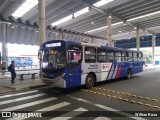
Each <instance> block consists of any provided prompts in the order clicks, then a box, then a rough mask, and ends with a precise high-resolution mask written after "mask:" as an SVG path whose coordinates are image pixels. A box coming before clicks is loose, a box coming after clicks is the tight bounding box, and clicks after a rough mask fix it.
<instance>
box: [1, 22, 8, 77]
mask: <svg viewBox="0 0 160 120" xmlns="http://www.w3.org/2000/svg"><path fill="white" fill-rule="evenodd" d="M7 26H8V25H7V23H2V68H7V66H8V49H7ZM4 73H5V70H3V69H2V74H4Z"/></svg>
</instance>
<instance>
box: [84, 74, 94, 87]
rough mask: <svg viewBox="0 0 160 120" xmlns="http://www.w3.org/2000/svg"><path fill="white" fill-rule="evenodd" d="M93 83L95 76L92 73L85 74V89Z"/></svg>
mask: <svg viewBox="0 0 160 120" xmlns="http://www.w3.org/2000/svg"><path fill="white" fill-rule="evenodd" d="M94 84H95V78H94V76H93V75H92V74H89V75H87V78H86V81H85V87H86V88H87V89H90V88H92V87H93V86H94Z"/></svg>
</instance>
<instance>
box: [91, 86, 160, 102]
mask: <svg viewBox="0 0 160 120" xmlns="http://www.w3.org/2000/svg"><path fill="white" fill-rule="evenodd" d="M93 88H94V89H96V90H102V91H107V92H113V93H117V94H122V95H127V96H130V97H135V98H140V99H144V100H150V101H154V102H160V100H158V99H152V98H148V97H143V96H137V95H134V94H130V93H125V92H120V91H114V90H109V89H104V88H97V87H93Z"/></svg>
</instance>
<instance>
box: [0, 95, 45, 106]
mask: <svg viewBox="0 0 160 120" xmlns="http://www.w3.org/2000/svg"><path fill="white" fill-rule="evenodd" d="M44 95H46V94H44V93H40V94H36V95H30V96H27V97H21V98H16V99H11V100H7V101H1V102H0V105H4V104H8V103H14V102H18V101H22V100H28V99H32V98H36V97H40V96H44Z"/></svg>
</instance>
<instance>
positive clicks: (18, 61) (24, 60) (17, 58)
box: [8, 56, 33, 67]
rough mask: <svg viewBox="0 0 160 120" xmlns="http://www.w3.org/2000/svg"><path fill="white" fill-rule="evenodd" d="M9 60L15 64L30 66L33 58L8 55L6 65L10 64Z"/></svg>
mask: <svg viewBox="0 0 160 120" xmlns="http://www.w3.org/2000/svg"><path fill="white" fill-rule="evenodd" d="M11 61H14V62H15V66H17V67H18V66H20V67H21V66H32V65H33V60H32V57H23V56H9V57H8V65H9V64H11Z"/></svg>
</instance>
